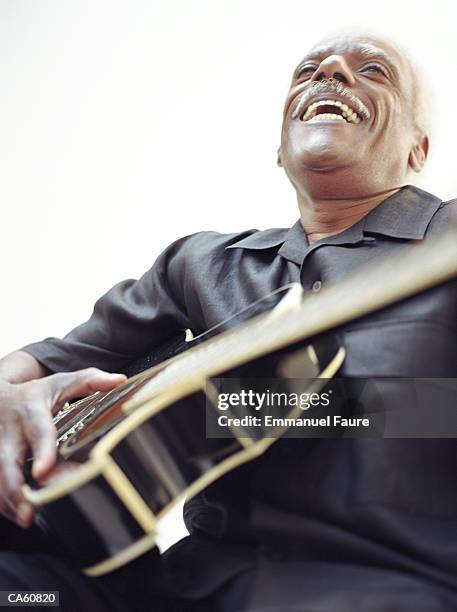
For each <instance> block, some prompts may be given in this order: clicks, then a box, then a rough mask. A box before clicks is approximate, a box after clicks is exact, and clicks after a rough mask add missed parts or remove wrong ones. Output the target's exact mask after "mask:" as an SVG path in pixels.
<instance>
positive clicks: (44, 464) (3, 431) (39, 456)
mask: <svg viewBox="0 0 457 612" xmlns="http://www.w3.org/2000/svg"><path fill="white" fill-rule="evenodd" d="M125 378H126V377H125V376H124V375H123V374H108V373H107V372H102V371H101V370H97V369H96V368H88V369H86V370H79V371H77V372H69V373H65V374H52V375H51V376H47V377H46V378H41V379H39V380H31V381H29V382H24V383H19V384H10V383H7V382H2V381H0V513H2V514H4V515H5V516H6V517H7V518H9V519H11V520H13V521H15V522H16V523H17V524H18V525H20V526H21V527H24V528H25V527H30V525H31V524H32V520H33V514H34V509H33V506H32V505H31V504H30V503H29V502H27V501H26V500H25V498H24V496H23V494H22V491H21V487H22V485H23V484H24V475H23V467H24V460H25V457H26V453H27V450H28V449H29V448H30V450H31V451H32V455H33V463H32V476H33V477H34V478H35V479H36V480H40V479H44V478H45V476H46V475H47V474H48V473H49V471H50V469H51V468H52V466H53V465H54V463H55V461H56V457H57V450H56V440H57V432H56V428H55V426H54V424H53V421H52V415H53V414H55V413H56V412H58V411H59V410H60V408H62V406H64V404H65V403H66V402H67V401H70V400H71V399H74V398H77V397H84V396H86V395H90V394H91V393H94V392H95V391H109V390H110V389H113V388H114V387H117V386H118V385H119V384H121V383H122V382H124V380H125Z"/></svg>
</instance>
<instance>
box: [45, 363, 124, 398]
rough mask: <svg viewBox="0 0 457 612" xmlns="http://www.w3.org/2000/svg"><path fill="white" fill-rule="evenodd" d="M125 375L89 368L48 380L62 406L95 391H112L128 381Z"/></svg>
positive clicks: (57, 375)
mask: <svg viewBox="0 0 457 612" xmlns="http://www.w3.org/2000/svg"><path fill="white" fill-rule="evenodd" d="M126 378H127V377H126V376H125V375H124V374H110V373H109V372H103V371H102V370H98V369H97V368H87V369H85V370H78V371H77V372H66V373H60V374H53V375H51V376H48V378H47V379H46V381H47V383H48V384H49V385H50V389H51V391H52V393H53V394H54V397H55V401H56V402H57V403H58V404H59V405H61V404H63V403H65V402H68V401H70V400H72V399H73V398H75V397H83V396H85V395H90V394H91V393H94V392H95V391H111V389H114V388H115V387H117V386H119V385H120V384H122V383H123V382H125V380H126Z"/></svg>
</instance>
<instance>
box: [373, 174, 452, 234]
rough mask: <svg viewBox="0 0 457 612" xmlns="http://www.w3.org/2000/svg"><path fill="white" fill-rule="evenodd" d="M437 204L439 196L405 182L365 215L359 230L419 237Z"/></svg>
mask: <svg viewBox="0 0 457 612" xmlns="http://www.w3.org/2000/svg"><path fill="white" fill-rule="evenodd" d="M440 206H441V200H440V198H437V197H436V196H434V195H432V194H431V193H428V192H427V191H423V190H422V189H419V188H418V187H414V186H413V185H407V186H406V187H403V188H402V189H400V190H399V191H397V193H394V195H392V196H390V197H389V198H387V199H386V200H384V201H383V202H381V204H380V205H379V206H377V207H376V208H375V209H374V210H372V211H371V213H370V214H369V215H367V216H366V217H365V224H364V228H363V231H364V232H365V233H373V234H383V235H384V236H391V237H392V238H403V239H404V240H422V239H423V238H424V236H425V232H426V231H427V227H428V224H429V223H430V221H431V219H432V217H433V215H434V214H435V213H436V211H437V210H438V208H439V207H440Z"/></svg>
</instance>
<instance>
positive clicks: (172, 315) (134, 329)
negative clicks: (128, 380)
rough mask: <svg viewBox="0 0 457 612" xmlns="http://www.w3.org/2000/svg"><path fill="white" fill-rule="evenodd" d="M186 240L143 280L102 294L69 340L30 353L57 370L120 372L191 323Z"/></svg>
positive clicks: (53, 340) (37, 345)
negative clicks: (184, 295)
mask: <svg viewBox="0 0 457 612" xmlns="http://www.w3.org/2000/svg"><path fill="white" fill-rule="evenodd" d="M189 238H190V237H187V238H182V239H180V240H178V241H176V242H174V243H173V244H172V245H170V246H169V247H168V248H167V249H166V250H165V251H164V252H163V253H162V254H161V255H160V256H159V257H158V259H157V261H156V262H155V264H154V265H153V266H152V268H150V269H149V270H148V271H147V272H146V273H145V274H144V275H143V276H142V277H141V278H140V279H139V280H132V279H131V280H125V281H123V282H120V283H118V284H117V285H115V286H114V287H113V288H112V289H110V290H109V291H108V292H107V293H106V294H105V295H103V296H102V297H101V298H100V299H99V300H98V301H97V302H96V304H95V306H94V310H93V313H92V315H91V317H90V318H89V320H88V321H86V322H85V323H83V324H82V325H79V326H78V327H76V328H75V329H73V330H72V331H71V332H70V333H69V334H67V335H66V336H65V337H64V338H62V339H60V338H46V339H45V340H43V341H41V342H36V343H34V344H28V345H27V346H24V347H23V348H22V349H21V350H23V351H26V352H27V353H29V354H30V355H32V356H33V357H35V359H37V360H38V361H40V362H41V363H42V364H43V365H44V366H45V367H47V368H48V369H49V370H51V371H52V372H69V371H73V370H78V369H81V368H85V367H90V366H95V367H98V368H101V369H103V370H107V371H118V370H119V369H120V368H121V367H122V366H124V365H125V364H128V363H129V362H131V361H132V360H134V359H135V358H137V357H140V356H142V355H144V354H146V353H147V352H148V351H149V350H150V349H151V348H152V347H159V346H160V345H161V343H163V342H165V341H167V340H169V339H170V338H172V337H173V336H177V335H178V334H179V333H181V332H182V331H183V330H185V329H186V328H188V327H191V325H190V323H189V320H188V316H187V313H186V308H185V306H184V304H183V300H182V295H181V296H180V294H181V293H182V292H181V291H180V286H182V278H180V277H181V272H182V268H183V266H182V261H181V260H182V258H183V255H182V250H183V249H182V246H183V244H184V243H185V242H186V241H187V240H188V239H189Z"/></svg>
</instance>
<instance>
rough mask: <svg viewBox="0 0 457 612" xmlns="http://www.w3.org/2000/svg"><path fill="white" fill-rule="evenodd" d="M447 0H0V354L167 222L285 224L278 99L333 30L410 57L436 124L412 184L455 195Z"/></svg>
mask: <svg viewBox="0 0 457 612" xmlns="http://www.w3.org/2000/svg"><path fill="white" fill-rule="evenodd" d="M454 4H455V3H454V2H452V1H443V0H435V1H434V2H432V3H423V4H422V3H418V2H417V0H416V1H413V2H411V1H402V2H399V1H398V0H397V1H395V2H392V1H387V2H386V1H384V2H382V3H375V2H366V1H364V2H361V1H359V0H353V1H351V2H341V1H339V2H335V1H330V0H327V1H326V2H322V3H319V2H306V1H305V0H297V1H296V0H282V1H281V2H279V1H278V0H275V1H266V0H219V1H218V0H192V1H189V0H162V1H160V2H159V1H155V2H154V1H152V0H150V1H146V0H128V1H127V0H125V1H124V2H119V1H113V0H109V1H108V0H106V1H103V0H0V202H1V217H0V224H1V225H0V259H1V296H0V354H4V353H6V352H8V351H10V350H13V349H15V348H17V347H19V346H21V345H22V344H24V343H26V342H30V341H33V340H38V339H41V338H42V337H44V336H47V335H62V334H64V333H65V332H66V331H68V330H69V329H70V328H71V327H73V326H74V325H75V324H77V323H79V322H81V321H83V320H85V319H86V318H87V317H88V316H89V315H90V312H91V306H92V304H93V302H94V300H95V299H96V298H97V297H98V296H99V295H100V294H101V293H103V292H104V291H106V290H107V289H108V288H109V287H110V286H111V285H112V284H114V283H115V282H117V281H118V280H121V279H123V278H127V277H138V276H139V275H140V274H141V273H142V272H143V271H145V270H146V269H147V268H148V267H149V266H150V265H151V264H152V262H153V261H154V259H155V257H156V256H157V254H158V253H159V252H160V251H161V250H162V249H163V248H164V247H165V246H166V245H167V244H168V243H170V242H171V241H172V240H174V239H175V238H177V237H179V236H182V235H185V234H188V233H191V232H194V231H197V230H200V229H217V230H220V231H237V230H242V229H247V228H250V227H258V228H264V227H269V226H288V225H290V224H291V223H293V222H294V221H295V220H296V218H297V216H298V215H297V210H296V204H295V199H294V194H293V191H292V189H291V188H290V187H289V185H288V183H287V180H286V178H285V176H284V175H283V172H282V170H280V169H278V168H277V167H276V150H277V147H278V144H279V132H280V125H281V112H282V103H283V99H284V96H285V94H286V92H287V88H288V84H289V80H290V77H291V74H292V70H293V68H294V67H295V65H296V63H297V62H298V61H299V60H300V59H301V57H302V56H303V55H304V54H305V52H306V51H307V50H308V49H309V47H310V46H311V45H312V44H314V43H315V42H316V41H317V40H318V39H319V38H321V37H322V36H324V35H325V34H326V33H327V32H328V31H333V30H335V29H337V28H339V27H344V28H346V27H348V26H357V25H361V26H368V27H369V28H370V29H371V28H375V29H376V30H378V31H380V32H384V33H386V34H388V35H390V36H391V37H392V38H393V39H394V40H395V39H396V40H398V41H400V42H402V43H403V44H404V45H405V46H406V47H407V48H410V49H411V50H412V52H413V55H414V56H416V58H417V59H418V61H419V63H420V64H421V65H422V66H423V67H424V68H425V69H426V71H427V72H428V77H427V79H430V80H431V82H432V86H433V89H434V90H435V94H436V96H435V97H436V99H435V107H434V113H433V114H434V119H435V120H436V121H437V122H438V125H437V130H436V136H435V139H434V141H433V142H432V154H433V155H432V159H431V163H430V167H429V170H428V173H427V175H426V176H425V177H424V178H423V180H422V181H421V182H420V183H419V184H420V185H421V186H423V187H425V188H427V189H429V190H431V191H434V192H435V193H437V195H440V196H441V197H443V198H449V197H452V196H456V195H457V189H456V182H457V178H456V174H457V172H456V167H455V155H454V151H455V144H454V140H455V135H456V128H455V105H456V99H457V91H456V87H457V86H456V83H457V78H456V72H455V58H456V43H455V27H454V24H455V17H454V16H453V14H452V7H453V5H454Z"/></svg>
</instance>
